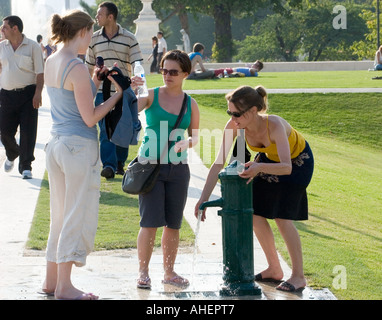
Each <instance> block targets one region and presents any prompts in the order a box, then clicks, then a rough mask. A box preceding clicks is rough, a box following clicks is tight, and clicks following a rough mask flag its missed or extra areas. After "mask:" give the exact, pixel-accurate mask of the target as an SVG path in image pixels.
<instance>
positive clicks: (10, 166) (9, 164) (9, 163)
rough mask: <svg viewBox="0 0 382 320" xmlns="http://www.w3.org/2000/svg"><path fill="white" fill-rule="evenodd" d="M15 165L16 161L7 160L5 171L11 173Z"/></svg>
mask: <svg viewBox="0 0 382 320" xmlns="http://www.w3.org/2000/svg"><path fill="white" fill-rule="evenodd" d="M14 165H15V162H14V161H9V160H8V159H7V160H5V162H4V171H5V172H11V171H12V169H13V166H14Z"/></svg>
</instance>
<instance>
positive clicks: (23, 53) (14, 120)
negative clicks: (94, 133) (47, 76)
mask: <svg viewBox="0 0 382 320" xmlns="http://www.w3.org/2000/svg"><path fill="white" fill-rule="evenodd" d="M23 28H24V26H23V22H22V20H21V19H20V18H19V17H17V16H8V17H6V18H4V19H3V25H2V27H1V33H2V37H3V38H4V39H6V40H4V41H2V42H1V43H0V72H1V84H0V87H1V88H2V89H1V93H0V104H1V108H0V131H1V142H2V143H3V145H4V148H5V152H6V156H7V160H6V161H5V163H4V170H5V171H6V172H10V171H11V170H12V169H13V166H14V161H15V159H16V158H17V157H20V158H19V172H20V174H21V175H22V176H23V178H24V179H31V178H32V162H33V161H34V160H35V158H34V149H35V145H36V137H37V121H38V109H39V108H40V106H41V102H42V89H43V86H44V58H43V54H42V51H41V48H40V46H39V45H38V44H37V42H35V41H33V40H30V39H28V38H27V37H26V36H25V35H24V34H23V33H22V32H23ZM19 126H20V145H18V144H17V142H16V139H15V135H16V132H17V128H18V127H19Z"/></svg>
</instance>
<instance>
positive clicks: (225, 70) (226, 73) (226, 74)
mask: <svg viewBox="0 0 382 320" xmlns="http://www.w3.org/2000/svg"><path fill="white" fill-rule="evenodd" d="M224 78H228V72H227V69H224Z"/></svg>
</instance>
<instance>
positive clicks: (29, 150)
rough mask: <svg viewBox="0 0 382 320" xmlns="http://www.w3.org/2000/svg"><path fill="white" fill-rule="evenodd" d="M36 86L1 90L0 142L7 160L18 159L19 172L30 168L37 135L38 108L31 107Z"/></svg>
mask: <svg viewBox="0 0 382 320" xmlns="http://www.w3.org/2000/svg"><path fill="white" fill-rule="evenodd" d="M35 92H36V86H35V85H31V86H28V87H26V88H25V89H24V90H21V91H8V90H4V89H2V90H1V93H0V132H1V142H2V143H3V145H4V148H5V152H6V155H7V158H8V160H9V161H14V160H15V159H16V158H17V157H20V159H19V172H20V173H22V172H23V171H24V170H32V161H34V160H35V158H34V149H35V146H36V137H37V122H38V110H37V109H34V108H33V97H34V95H35ZM19 126H20V145H18V144H17V142H16V138H15V136H16V133H17V128H18V127H19Z"/></svg>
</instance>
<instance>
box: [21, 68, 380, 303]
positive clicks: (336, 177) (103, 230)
mask: <svg viewBox="0 0 382 320" xmlns="http://www.w3.org/2000/svg"><path fill="white" fill-rule="evenodd" d="M288 74H289V75H291V76H292V75H293V76H294V75H295V74H299V75H300V76H301V77H302V78H307V74H310V73H297V72H296V73H294V74H293V73H288ZM322 74H327V73H326V72H323V73H320V72H317V73H314V75H315V76H314V79H310V80H309V79H307V80H306V81H305V82H304V81H303V82H304V83H305V86H304V87H306V86H307V85H309V83H310V84H311V85H312V86H313V85H314V84H315V83H316V85H314V87H318V85H319V83H320V81H319V80H320V78H321V75H322ZM347 74H348V75H349V74H358V76H361V75H363V76H364V78H366V77H369V78H370V77H371V76H372V73H368V72H353V73H347ZM266 75H268V74H266V73H262V74H261V80H262V84H264V82H263V80H264V79H265V76H266ZM269 75H270V74H269ZM263 76H264V79H263ZM278 76H279V77H281V76H282V77H284V76H286V73H282V74H281V73H279V74H278ZM348 78H349V77H345V76H344V78H342V79H341V81H342V83H347V86H348V87H356V86H358V87H359V86H360V85H356V83H355V82H354V81H355V80H354V79H353V78H354V77H351V78H352V79H348ZM358 78H359V77H358ZM156 79H159V81H158V85H161V83H160V81H161V80H160V79H161V77H160V76H156V75H155V76H149V78H148V82H149V86H151V83H154V80H155V81H156ZM258 79H260V78H258ZM233 80H235V81H236V82H234V86H233V87H232V88H235V87H237V86H239V85H240V84H244V83H246V81H245V82H241V83H240V84H239V82H238V81H237V80H240V81H242V80H243V79H221V80H217V81H215V80H210V81H200V82H199V81H198V82H196V81H192V83H195V86H196V85H198V86H199V85H200V84H203V83H204V88H205V89H207V88H208V89H212V88H217V84H219V85H220V83H226V84H227V83H228V82H231V81H233ZM297 80H298V79H297V77H295V78H294V80H291V81H290V82H289V85H292V83H293V82H296V81H297ZM315 81H316V82H315ZM359 81H361V80H359ZM362 81H363V83H364V86H365V87H370V86H371V84H374V83H375V84H378V85H382V82H378V81H376V82H372V81H370V84H367V81H368V80H367V79H364V80H362ZM196 83H197V84H196ZM272 83H273V82H270V83H269V85H266V86H267V87H268V88H270V87H272V88H276V87H278V88H281V87H284V88H285V87H286V86H283V85H282V84H281V83H282V82H281V79H276V78H274V84H273V85H272ZM331 83H332V85H333V86H334V84H335V82H331ZM190 84H191V81H187V82H186V88H187V86H189V85H190ZM195 86H193V87H192V89H197V88H196V87H195ZM224 87H226V86H224ZM322 87H329V85H327V84H325V85H324V84H323V85H322ZM339 87H346V86H345V85H344V86H342V85H339ZM190 89H191V88H190ZM193 97H194V98H195V99H196V100H197V102H198V104H199V107H200V110H201V129H206V128H208V129H215V128H217V129H222V128H223V127H224V124H225V122H226V121H227V120H228V118H227V116H226V114H225V110H226V103H225V100H224V95H194V96H193ZM381 99H382V94H293V95H281V94H277V95H276V94H273V95H270V113H275V114H278V115H280V116H283V117H284V118H286V119H287V120H288V121H289V122H290V123H291V124H292V125H293V126H294V127H295V128H296V129H298V130H299V131H301V132H302V133H303V134H304V135H305V136H306V137H307V139H308V141H309V143H310V145H311V147H312V149H313V152H314V155H315V164H316V165H315V173H314V177H313V180H312V183H311V185H310V186H309V189H308V193H309V208H310V210H309V211H310V219H309V220H308V221H305V222H298V223H296V225H297V227H298V229H299V232H300V235H301V239H302V243H303V251H304V263H305V272H306V276H307V277H308V280H309V285H311V286H314V287H327V288H329V289H330V290H332V291H333V292H334V294H335V295H336V296H337V297H338V298H339V299H381V298H382V288H381V283H382V271H381V270H382V261H381V252H382V227H381V226H382V216H381V209H382V195H381V181H382V164H381V161H380V159H381V158H382V139H381V132H382V108H381V106H382V104H381ZM217 140H218V139H217ZM213 142H214V143H212V144H211V145H209V148H212V152H211V153H212V154H214V153H215V152H216V150H215V149H214V148H215V145H218V144H219V141H216V142H215V141H213ZM203 148H204V147H203ZM203 148H202V147H201V146H199V147H198V148H196V150H197V151H198V152H199V151H200V150H201V149H203ZM135 154H136V148H135V149H134V148H132V149H131V151H130V158H132V157H133V156H134V155H135ZM203 159H204V158H203ZM212 161H213V156H211V161H208V160H207V161H205V162H206V163H205V164H206V165H207V166H209V165H210V164H211V162H212ZM120 184H121V179H120V178H119V179H116V180H115V182H113V183H110V182H107V181H106V180H104V179H103V180H102V190H101V200H100V203H101V206H100V219H99V228H98V232H97V236H96V248H97V250H101V249H117V248H128V247H134V246H135V244H136V236H137V232H138V229H139V217H138V202H137V198H136V197H134V196H128V195H126V194H124V193H123V192H122V191H121V188H120ZM48 187H49V186H48V183H47V181H46V180H44V181H43V185H42V191H41V194H40V199H39V201H38V206H37V208H36V215H35V219H34V222H33V227H32V229H31V233H30V241H29V242H28V246H29V247H31V248H37V249H44V248H45V244H46V238H47V233H48V228H49V190H48ZM273 227H274V228H275V226H274V225H273ZM275 235H276V241H277V246H278V249H279V250H280V252H281V254H282V255H283V256H284V257H285V258H286V259H287V256H288V255H287V253H286V249H285V245H284V243H283V241H282V239H280V236H279V235H278V232H275ZM181 236H182V245H190V244H191V243H192V242H193V240H194V236H193V234H192V231H191V229H190V228H189V226H188V225H187V224H185V225H184V228H183V229H182V234H181ZM159 237H160V235H158V238H159ZM157 244H159V239H158V240H157ZM255 263H256V262H255ZM336 268H340V270H342V273H341V275H344V274H346V281H345V280H344V278H342V280H343V282H342V283H341V285H342V288H339V287H338V281H337V280H338V277H337V273H335V270H336ZM344 284H345V285H346V288H344V287H343V285H344Z"/></svg>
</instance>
